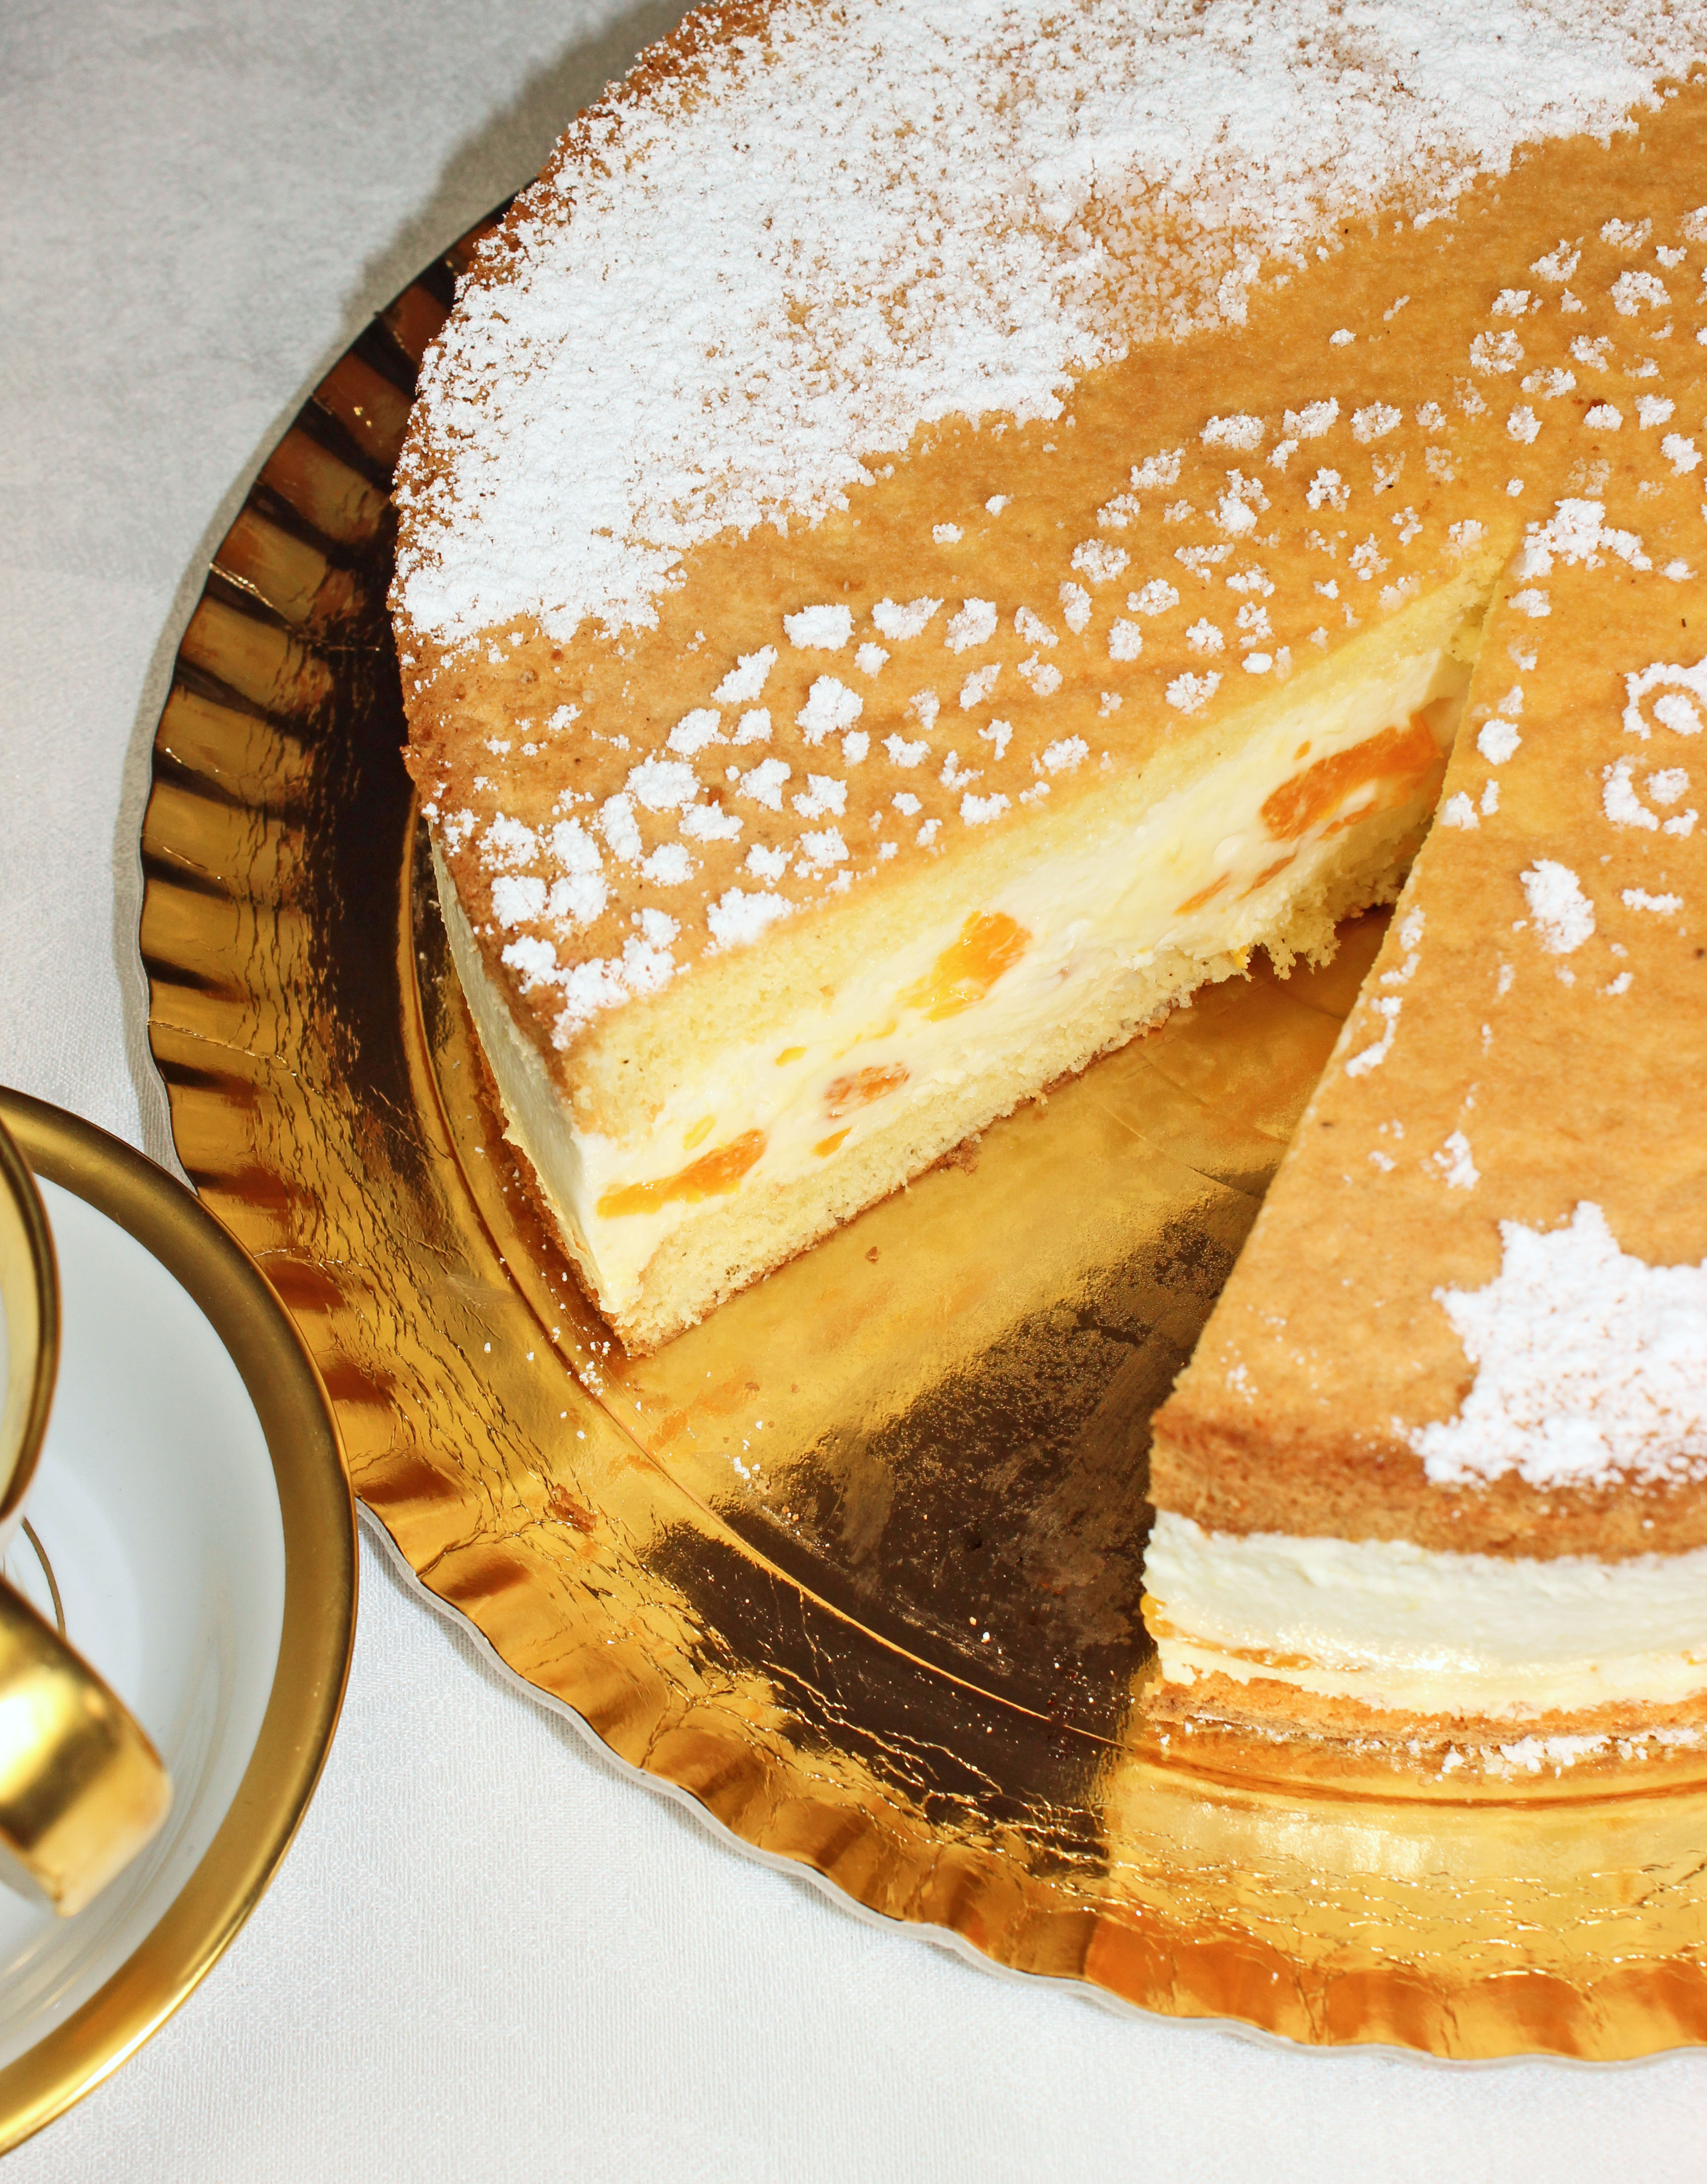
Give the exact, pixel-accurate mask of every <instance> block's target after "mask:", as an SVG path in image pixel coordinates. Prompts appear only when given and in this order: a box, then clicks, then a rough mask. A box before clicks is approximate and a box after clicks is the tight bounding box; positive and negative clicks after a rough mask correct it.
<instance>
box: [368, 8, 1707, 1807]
mask: <svg viewBox="0 0 1707 2184" xmlns="http://www.w3.org/2000/svg"><path fill="white" fill-rule="evenodd" d="M1704 143H1707V9H1704V8H1702V7H1700V6H1699V5H1693V6H1688V7H1684V8H1665V7H1660V6H1657V5H1654V6H1647V5H1635V6H1626V7H1622V8H1616V9H1614V8H1604V7H1603V8H1586V9H1585V8H1581V7H1576V8H1566V7H1565V6H1563V5H1552V4H1549V5H1541V4H1519V3H1518V0H1496V4H1493V5H1492V6H1489V5H1482V6H1479V7H1477V8H1473V9H1472V8H1470V7H1469V6H1468V5H1456V4H1454V5H1448V6H1447V7H1445V8H1440V9H1436V10H1434V11H1432V12H1431V14H1429V15H1428V16H1427V17H1426V18H1424V17H1422V16H1420V15H1414V14H1412V13H1410V12H1409V11H1404V12H1399V11H1383V12H1381V13H1379V14H1375V13H1371V14H1369V15H1368V16H1367V17H1365V18H1358V19H1357V20H1355V21H1354V20H1352V19H1350V18H1348V17H1347V16H1346V14H1344V13H1343V11H1341V10H1338V9H1334V8H1329V7H1327V6H1325V5H1323V6H1315V5H1311V4H1297V3H1295V4H1284V5H1275V6H1269V7H1266V8H1256V7H1246V6H1236V5H1231V4H1224V0H1216V4H1212V5H1211V6H1209V7H1208V8H1189V7H1183V6H1182V7H1180V8H1162V9H1161V10H1159V11H1142V12H1141V11H1138V10H1136V9H1134V8H1126V7H1120V6H1114V5H1109V4H1095V0H1086V3H1085V4H1082V5H1079V6H1076V7H1073V8H1066V9H1061V8H1050V9H1044V8H1031V7H1026V6H1009V7H1002V8H996V7H983V6H965V5H956V6H953V7H946V6H945V7H929V6H918V5H901V4H885V0H864V4H855V5H848V6H844V7H838V8H834V9H831V8H821V7H817V6H812V5H806V4H801V0H793V3H792V4H778V5H775V6H771V7H731V8H721V9H711V10H707V11H706V12H705V13H703V14H698V15H695V16H694V17H691V18H689V20H688V21H687V23H685V24H684V25H683V28H682V30H681V31H679V32H678V34H677V35H676V36H675V37H673V38H672V39H671V40H670V41H668V42H666V43H665V44H664V45H663V46H661V47H658V48H656V49H655V51H654V52H653V53H650V55H648V56H647V57H646V58H645V59H644V61H643V62H642V64H640V66H639V68H638V69H637V70H635V72H634V73H633V75H632V76H631V77H630V78H629V79H628V81H627V82H626V83H625V84H624V85H622V86H621V87H620V88H619V89H618V90H616V92H613V93H612V94H611V96H610V97H608V98H607V99H606V100H605V102H603V103H601V104H600V106H598V107H596V108H594V109H592V110H591V111H590V112H589V113H588V114H585V115H583V117H582V118H581V119H580V120H578V121H577V123H576V124H575V125H574V126H573V127H572V129H571V130H570V131H569V132H568V134H567V135H566V136H565V138H564V139H563V141H562V142H561V144H560V146H559V147H558V148H557V151H556V153H555V155H554V157H553V159H552V161H551V163H550V164H549V167H548V168H547V170H546V172H545V174H544V175H543V177H542V178H541V180H540V181H539V182H538V184H536V185H535V186H534V187H533V189H532V190H530V191H529V192H527V193H526V194H525V195H524V196H523V197H522V198H520V199H519V200H518V201H517V203H516V206H515V208H514V209H513V210H512V212H511V213H510V216H509V218H508V219H507V220H506V221H505V224H504V226H503V227H502V229H501V230H500V231H499V232H498V233H497V234H496V235H495V236H494V237H493V238H492V239H491V240H490V241H488V242H487V243H486V244H485V245H483V248H482V250H481V252H480V253H479V254H478V256H477V259H476V262H475V264H474V265H473V268H472V270H471V272H470V274H469V275H468V276H467V278H466V281H465V282H464V284H463V286H462V288H461V291H460V295H459V299H458V304H457V308H456V309H455V313H454V314H453V315H452V317H451V319H450V320H449V324H448V325H447V326H446V328H445V331H444V333H443V336H442V337H441V338H440V340H439V342H438V345H437V347H436V348H435V349H434V350H433V351H432V354H431V355H430V356H429V358H428V359H427V366H426V369H425V370H424V373H423V376H422V382H421V398H420V401H419V402H418V404H417V406H416V412H415V415H414V419H413V421H412V424H411V427H410V438H409V442H408V445H407V447H406V448H405V452H404V460H403V465H402V467H401V471H400V474H399V496H398V497H399V510H400V514H401V532H400V538H399V560H398V576H397V582H396V587H395V590H394V593H393V607H394V611H395V616H396V621H397V628H398V634H399V652H400V655H401V658H402V662H403V672H404V698H405V704H406V707H407V710H408V716H409V722H410V750H409V763H410V769H411V772H413V774H414V776H415V778H416V782H417V783H418V785H419V788H420V790H421V798H422V803H423V808H424V811H425V813H426V816H427V822H428V824H429V827H430V828H431V832H432V846H433V853H434V861H435V869H436V872H437V874H438V886H439V893H440V899H441V903H442V905H443V911H444V915H445V920H446V924H447V928H448V930H449V937H450V943H451V949H452V953H453V957H454V960H455V964H456V967H457V970H458V972H459V975H460V978H461V981H462V983H463V986H464V989H465V991H466V995H467V999H468V1001H469V1005H470V1008H471V1014H472V1017H473V1019H474V1022H475V1024H476V1027H477V1030H478V1033H479V1035H480V1038H481V1041H482V1044H483V1049H484V1051H485V1054H486V1057H487V1059H488V1062H489V1064H490V1066H491V1069H492V1073H493V1076H494V1080H495V1082H496V1084H497V1086H498V1089H499V1094H500V1095H501V1098H502V1100H503V1103H504V1106H505V1112H506V1114H507V1117H508V1121H509V1126H510V1134H511V1135H512V1137H513V1138H514V1139H515V1140H516V1144H517V1145H518V1146H519V1147H520V1149H521V1151H522V1152H523V1153H524V1154H525V1156H526V1157H527V1161H528V1162H529V1163H531V1166H532V1168H533V1172H534V1173H535V1175H536V1176H537V1178H538V1184H539V1187H540V1192H541V1195H542V1199H543V1201H544V1203H545V1205H546V1206H548V1208H549V1211H550V1212H551V1213H552V1215H553V1217H555V1221H556V1223H557V1225H558V1227H559V1229H560V1231H561V1235H562V1238H563V1240H564V1244H565V1246H566V1250H567V1251H568V1253H569V1255H570V1256H571V1258H572V1261H573V1262H574V1263H575V1265H576V1267H577V1270H578V1271H579V1273H580V1276H581V1278H582V1279H583V1283H584V1284H585V1285H586V1287H587V1289H588V1291H589V1295H591V1296H592V1298H593V1299H594V1301H595V1302H596V1303H597V1305H598V1306H599V1307H600V1311H601V1312H604V1313H605V1316H606V1318H608V1320H609V1321H610V1323H611V1325H612V1327H613V1328H614V1329H616V1332H617V1333H618V1334H620V1335H621V1336H622V1339H623V1340H624V1341H625V1342H626V1343H627V1344H628V1346H630V1347H631V1349H634V1350H644V1349H648V1348H651V1347H653V1346H656V1345H657V1344H659V1343H661V1342H663V1341H666V1340H668V1339H669V1338H670V1337H671V1336H672V1334H674V1333H676V1332H678V1330H679V1329H682V1328H683V1327H685V1326H687V1325H689V1324H691V1323H693V1322H694V1321H695V1319H697V1318H700V1317H701V1316H702V1315H703V1314H704V1313H705V1312H707V1311H709V1310H711V1309H712V1308H714V1307H715V1306H716V1305H717V1302H718V1301H719V1300H720V1299H721V1298H722V1297H723V1296H725V1295H728V1294H729V1293H730V1292H731V1291H732V1290H735V1289H738V1288H739V1287H740V1286H741V1285H742V1284H745V1283H747V1282H750V1281H751V1280H753V1279H756V1278H757V1277H759V1276H761V1275H762V1274H763V1273H765V1272H767V1270H768V1269H769V1268H773V1267H775V1266H776V1265H778V1264H779V1263H780V1262H782V1261H784V1259H786V1258H788V1257H789V1256H791V1255H792V1254H794V1253H795V1252H797V1251H800V1250H801V1249H803V1248H805V1247H806V1246H807V1245H810V1244H811V1243H812V1242H813V1241H814V1240H816V1239H817V1238H818V1237H819V1236H822V1235H823V1234H826V1233H827V1232H828V1230H829V1229H832V1228H834V1227H835V1226H836V1225H837V1224H839V1223H842V1222H845V1220H847V1219H848V1218H850V1217H851V1216H852V1215H853V1214H855V1213H856V1212H858V1211H859V1210H860V1209H861V1208H862V1207H863V1206H867V1205H869V1204H870V1203H872V1202H873V1201H874V1200H875V1199H877V1198H879V1197H880V1196H882V1195H884V1194H885V1193H886V1192H888V1191H890V1190H893V1189H895V1187H896V1186H897V1185H898V1184H902V1183H904V1182H906V1180H907V1179H908V1178H910V1177H911V1176H913V1175H916V1174H917V1173H919V1172H920V1171H921V1170H922V1169H923V1168H924V1167H928V1166H929V1165H930V1164H931V1163H932V1162H934V1161H937V1160H939V1159H940V1158H941V1157H942V1156H944V1155H945V1154H946V1153H947V1152H949V1151H951V1150H952V1149H953V1148H954V1147H955V1146H956V1145H958V1144H959V1143H960V1142H961V1141H962V1140H963V1139H965V1138H966V1137H967V1136H968V1134H970V1133H973V1132H975V1131H977V1130H979V1129H980V1128H983V1127H984V1126H985V1124H986V1123H989V1122H990V1121H991V1120H992V1119H994V1118H995V1117H997V1116H999V1115H1001V1114H1003V1113H1006V1112H1008V1111H1009V1110H1011V1109H1012V1107H1013V1106H1015V1104H1016V1103H1017V1102H1018V1101H1020V1100H1025V1099H1028V1098H1029V1097H1031V1096H1033V1095H1035V1094H1037V1093H1038V1092H1039V1091H1040V1090H1041V1089H1043V1088H1044V1087H1046V1085H1047V1084H1050V1083H1051V1082H1052V1081H1053V1080H1054V1079H1056V1078H1058V1077H1060V1076H1061V1075H1062V1074H1063V1073H1066V1072H1070V1071H1076V1070H1079V1069H1081V1068H1083V1067H1085V1066H1086V1065H1087V1064H1088V1063H1089V1062H1091V1061H1092V1060H1093V1059H1094V1058H1095V1057H1096V1056H1097V1055H1099V1054H1101V1053H1102V1052H1104V1051H1106V1050H1108V1049H1109V1048H1111V1047H1113V1046H1115V1045H1119V1044H1120V1043H1122V1042H1124V1041H1125V1040H1127V1039H1131V1038H1132V1037H1134V1036H1135V1035H1136V1034H1140V1033H1141V1032H1142V1031H1143V1030H1144V1029H1145V1028H1146V1027H1148V1026H1150V1025H1152V1024H1153V1023H1154V1022H1156V1021H1157V1020H1158V1017H1159V1016H1161V1015H1162V1014H1163V1013H1165V1012H1166V1011H1168V1010H1169V1008H1170V1007H1172V1006H1174V1005H1175V1004H1177V1002H1179V1001H1180V1000H1181V999H1182V998H1184V997H1185V996H1187V995H1189V994H1190V993H1191V990H1192V989H1194V988H1195V987H1197V986H1198V985H1200V984H1202V983H1203V982H1204V981H1206V980H1211V979H1216V978H1226V977H1229V976H1233V975H1236V974H1237V973H1238V972H1240V971H1241V970H1242V969H1243V968H1244V967H1245V966H1246V964H1247V962H1248V961H1249V959H1250V956H1251V955H1252V951H1253V950H1257V949H1266V950H1268V951H1269V954H1270V956H1272V957H1273V959H1274V961H1275V964H1276V966H1277V967H1280V969H1282V970H1285V969H1286V967H1287V966H1289V965H1290V964H1291V962H1292V961H1294V960H1295V959H1296V958H1297V957H1298V956H1306V957H1310V958H1314V959H1320V958H1322V957H1324V956H1326V955H1328V954H1329V953H1330V952H1331V950H1332V948H1333V945H1334V933H1335V928H1336V923H1337V922H1338V921H1339V920H1340V919H1341V918H1342V917H1344V916H1345V915H1346V914H1347V913H1348V912H1350V911H1355V910H1358V909H1360V908H1363V907H1364V906H1366V905H1370V904H1372V903H1386V902H1393V901H1395V900H1397V911H1396V915H1395V917H1394V919H1393V922H1392V928H1391V930H1390V933H1389V935H1388V938H1387V940H1386V944H1385V946H1384V948H1383V950H1382V952H1381V955H1380V956H1379V958H1378V959H1377V961H1376V962H1375V967H1374V969H1373V971H1372V972H1371V973H1370V978H1369V980H1368V982H1367V983H1366V985H1365V987H1364V992H1363V995H1362V996H1361V998H1360V1000H1359V1001H1358V1006H1357V1007H1356V1009H1355V1010H1354V1011H1353V1015H1352V1017H1351V1019H1350V1020H1349V1022H1348V1023H1347V1028H1346V1033H1345V1035H1344V1038H1343V1039H1342V1043H1341V1045H1340V1048H1339V1050H1337V1052H1336V1055H1335V1056H1334V1058H1333V1060H1332V1061H1331V1062H1330V1066H1329V1067H1328V1070H1327V1072H1326V1074H1325V1077H1324V1078H1323V1080H1322V1083H1321V1084H1320V1086H1319V1089H1318V1091H1317V1093H1316V1095H1315V1098H1314V1102H1313V1104H1312V1106H1311V1107H1310V1109H1309V1111H1308V1114H1307V1116H1306V1117H1305V1121H1304V1123H1303V1127H1302V1128H1301V1130H1300V1132H1299V1134H1298V1137H1297V1140H1296V1142H1295V1143H1294V1145H1293V1146H1292V1148H1291V1152H1290V1153H1289V1155H1288V1156H1287V1159H1286V1163H1285V1165H1284V1167H1283V1168H1282V1170H1281V1173H1280V1176H1279V1178H1277V1180H1276V1182H1275V1186H1274V1188H1273V1190H1272V1191H1271V1193H1270V1195H1269V1200H1268V1201H1267V1203H1266V1205H1265V1206H1264V1212H1263V1213H1262V1216H1261V1217H1260V1219H1259V1221H1258V1226H1257V1229H1256V1230H1255V1232H1254V1233H1253V1234H1252V1238H1251V1240H1250V1242H1249V1244H1248V1245H1247V1248H1246V1251H1245V1252H1244V1254H1243V1256H1242V1257H1241V1260H1240V1262H1239V1264H1238V1266H1237V1268H1236V1271H1235V1273H1234V1275H1233V1278H1232V1280H1231V1282H1230V1284H1229V1287H1228V1289H1227V1290H1226V1292H1225V1294H1224V1297H1223V1299H1222V1301H1221V1303H1220V1304H1219V1307H1218V1308H1217V1310H1216V1312H1215V1314H1214V1316H1213V1319H1212V1320H1211V1323H1210V1324H1209V1327H1208V1330H1207V1332H1206V1334H1205V1335H1204V1337H1203V1340H1202V1343H1201V1344H1200V1346H1199V1348H1198V1351H1197V1355H1196V1357H1194V1359H1193V1360H1192V1362H1191V1366H1190V1367H1189V1368H1188V1369H1187V1371H1186V1372H1185V1374H1184V1375H1183V1376H1182V1378H1181V1380H1180V1385H1179V1386H1178V1388H1177V1390H1176V1391H1175V1393H1174V1396H1173V1398H1172V1399H1171V1401H1169V1403H1168V1405H1167V1406H1166V1407H1164V1409H1163V1412H1161V1413H1160V1414H1159V1416H1158V1420H1157V1424H1156V1451H1155V1463H1154V1471H1153V1489H1152V1490H1153V1493H1154V1496H1155V1501H1156V1505H1157V1509H1158V1517H1157V1521H1156V1526H1155V1529H1154V1532H1153V1535H1152V1548H1151V1554H1150V1560H1149V1563H1148V1565H1147V1567H1146V1585H1147V1590H1148V1595H1149V1607H1148V1614H1149V1619H1150V1622H1151V1626H1152V1630H1153V1632H1154V1633H1155V1635H1156V1637H1157V1639H1158V1646H1159V1657H1158V1658H1159V1667H1158V1672H1157V1673H1158V1677H1159V1680H1160V1689H1159V1691H1158V1695H1157V1697H1156V1702H1155V1703H1156V1706H1157V1709H1158V1715H1159V1716H1160V1718H1162V1719H1164V1720H1165V1721H1167V1722H1168V1723H1169V1724H1171V1725H1172V1726H1170V1728H1169V1734H1170V1735H1171V1734H1173V1733H1174V1729H1175V1728H1177V1731H1178V1734H1179V1735H1180V1736H1188V1735H1189V1736H1193V1737H1197V1738H1200V1739H1209V1740H1213V1739H1214V1738H1216V1737H1219V1736H1237V1737H1240V1738H1242V1739H1245V1740H1248V1739H1250V1738H1251V1737H1252V1736H1255V1737H1258V1738H1259V1739H1267V1738H1273V1737H1277V1736H1278V1737H1283V1738H1296V1737H1298V1736H1305V1737H1308V1738H1311V1739H1313V1740H1315V1741H1319V1742H1320V1741H1326V1742H1329V1743H1331V1744H1334V1745H1336V1747H1341V1748H1343V1749H1346V1750H1357V1751H1367V1752H1374V1753H1376V1754H1379V1755H1381V1757H1382V1758H1383V1760H1384V1761H1386V1760H1391V1759H1392V1758H1398V1759H1399V1760H1400V1761H1401V1763H1404V1764H1409V1765H1417V1766H1422V1767H1426V1768H1430V1769H1434V1770H1436V1771H1437V1772H1439V1771H1444V1772H1445V1773H1447V1774H1448V1775H1450V1774H1453V1773H1454V1772H1456V1771H1459V1770H1464V1771H1465V1772H1467V1773H1474V1774H1488V1773H1492V1774H1493V1775H1500V1774H1502V1773H1510V1772H1512V1771H1514V1770H1515V1771H1519V1772H1524V1771H1532V1770H1534V1769H1539V1768H1543V1767H1544V1768H1548V1769H1554V1770H1559V1769H1565V1768H1573V1769H1591V1768H1593V1767H1596V1766H1600V1765H1609V1764H1624V1763H1630V1762H1632V1761H1633V1760H1635V1759H1637V1758H1643V1759H1646V1760H1648V1761H1655V1762H1657V1761H1659V1760H1660V1759H1661V1758H1663V1757H1664V1755H1665V1754H1666V1753H1668V1752H1676V1751H1677V1750H1679V1749H1680V1748H1685V1747H1692V1746H1693V1745H1694V1744H1695V1743H1696V1742H1697V1741H1698V1740H1699V1737H1700V1736H1701V1735H1702V1733H1703V1731H1704V1729H1707V1585H1704V1584H1703V1582H1702V1580H1703V1578H1704V1576H1707V1494H1704V1490H1703V1485H1704V1479H1707V1266H1704V1263H1703V1262H1704V1258H1707V1125H1704V1123H1703V1120H1702V1113H1701V1087H1702V1085H1703V1084H1707V933H1704V932H1703V917H1702V907H1701V905H1702V903H1703V901H1704V900H1707V896H1704V889H1707V846H1704V844H1707V833H1704V831H1703V830H1702V829H1700V828H1699V827H1698V808H1697V807H1698V806H1699V805H1701V804H1702V803H1703V801H1704V794H1707V779H1704V776H1703V766H1704V760H1703V757H1702V754H1703V751H1704V749H1707V744H1703V743H1702V741H1701V740H1700V738H1701V736H1702V733H1703V729H1704V727H1707V578H1704V577H1703V575H1702V574H1701V571H1703V570H1707V499H1704V495H1707V155H1704V153H1703V151H1702V146H1703V145H1704ZM1698 936H1699V937H1698ZM1698 1624H1699V1626H1700V1627H1699V1629H1698Z"/></svg>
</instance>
